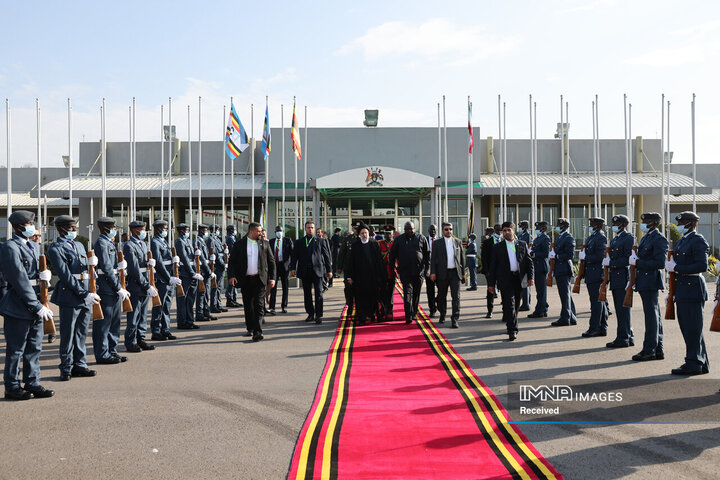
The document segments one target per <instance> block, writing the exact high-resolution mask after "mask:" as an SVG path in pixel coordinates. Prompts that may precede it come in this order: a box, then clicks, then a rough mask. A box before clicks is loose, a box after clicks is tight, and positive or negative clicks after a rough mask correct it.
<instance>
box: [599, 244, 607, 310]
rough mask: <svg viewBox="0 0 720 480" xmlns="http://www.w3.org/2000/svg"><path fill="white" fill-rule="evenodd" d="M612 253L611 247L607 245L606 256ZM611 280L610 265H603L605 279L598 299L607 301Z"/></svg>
mask: <svg viewBox="0 0 720 480" xmlns="http://www.w3.org/2000/svg"><path fill="white" fill-rule="evenodd" d="M608 255H610V247H605V256H606V257H607V256H608ZM609 282H610V266H609V265H608V266H606V267H603V281H602V283H601V284H600V294H599V295H598V301H600V302H607V286H608V283H609Z"/></svg>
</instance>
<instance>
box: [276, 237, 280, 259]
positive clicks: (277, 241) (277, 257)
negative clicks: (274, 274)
mask: <svg viewBox="0 0 720 480" xmlns="http://www.w3.org/2000/svg"><path fill="white" fill-rule="evenodd" d="M278 243H280V241H279V240H275V261H276V262H279V261H280V257H279V256H278Z"/></svg>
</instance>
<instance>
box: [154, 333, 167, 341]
mask: <svg viewBox="0 0 720 480" xmlns="http://www.w3.org/2000/svg"><path fill="white" fill-rule="evenodd" d="M150 339H151V340H155V341H158V342H164V341H165V340H167V339H168V338H167V337H166V336H165V335H163V334H162V333H153V334H152V336H151V337H150Z"/></svg>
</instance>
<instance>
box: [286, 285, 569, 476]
mask: <svg viewBox="0 0 720 480" xmlns="http://www.w3.org/2000/svg"><path fill="white" fill-rule="evenodd" d="M394 315H395V318H404V313H403V307H402V297H401V296H400V293H399V291H396V292H395V310H394ZM346 317H347V312H345V311H343V315H342V317H341V320H340V324H339V326H338V330H337V334H336V336H335V340H334V342H333V344H332V347H331V349H330V354H329V355H328V360H327V363H326V365H325V370H324V371H323V374H322V376H321V378H320V382H319V385H318V389H317V393H316V395H315V400H314V402H313V405H312V408H311V409H310V413H309V414H308V417H307V420H306V421H305V425H304V426H303V429H302V431H301V432H300V436H299V438H298V442H297V445H296V446H295V452H294V453H293V458H292V463H291V465H290V471H289V473H288V478H289V479H293V480H294V479H311V478H312V479H315V478H318V479H335V478H344V479H400V478H403V479H424V478H433V479H465V478H473V479H506V478H507V479H538V478H558V479H560V478H562V476H561V475H560V474H558V473H557V471H556V470H555V469H554V468H553V467H552V466H551V465H550V464H549V463H548V462H547V460H545V459H544V458H543V457H542V456H541V455H540V454H539V453H538V451H537V450H536V449H535V447H533V445H532V444H531V443H530V442H529V441H528V439H527V438H526V437H525V436H524V435H523V434H522V433H521V432H520V430H519V429H518V428H517V427H516V426H515V425H509V424H508V423H507V420H508V415H507V412H506V411H505V409H504V408H503V407H502V405H501V404H500V402H499V401H498V400H497V398H495V396H494V395H493V393H492V392H491V391H490V389H489V388H487V387H486V386H485V384H484V383H482V382H481V381H480V379H479V378H478V377H477V376H476V375H475V374H474V372H473V371H472V369H470V367H469V366H468V365H467V363H466V362H465V360H464V359H463V358H462V357H460V355H458V354H457V353H456V352H455V350H454V349H453V348H452V346H450V344H449V343H448V342H447V340H446V339H445V337H444V336H443V335H442V334H441V333H440V332H439V331H438V330H437V329H436V328H435V326H434V325H433V324H432V322H430V321H429V319H428V318H427V316H426V314H425V313H424V312H422V314H421V318H420V319H419V320H418V321H417V323H414V324H413V325H406V324H405V322H404V320H403V321H399V322H398V321H395V322H389V323H378V324H372V325H366V326H362V327H357V328H356V327H354V326H353V325H352V322H350V321H348V320H347V318H346Z"/></svg>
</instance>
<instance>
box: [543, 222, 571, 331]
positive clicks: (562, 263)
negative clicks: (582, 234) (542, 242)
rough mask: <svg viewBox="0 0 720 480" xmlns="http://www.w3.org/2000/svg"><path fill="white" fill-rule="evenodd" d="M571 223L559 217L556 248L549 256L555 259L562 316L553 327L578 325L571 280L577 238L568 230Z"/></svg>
mask: <svg viewBox="0 0 720 480" xmlns="http://www.w3.org/2000/svg"><path fill="white" fill-rule="evenodd" d="M568 227H570V223H569V222H568V221H567V219H565V218H558V219H557V223H556V224H555V231H556V232H557V233H558V236H557V237H555V250H553V251H551V252H550V254H549V255H548V258H550V259H553V258H554V259H555V270H554V271H553V276H554V277H555V283H557V288H558V294H559V295H560V303H561V307H560V318H558V319H557V320H556V321H554V322H552V323H551V324H550V325H552V326H553V327H565V326H568V325H577V317H576V316H575V302H574V301H573V299H572V295H571V287H570V280H571V279H572V276H573V262H572V259H573V257H574V256H575V238H573V236H572V235H570V232H568Z"/></svg>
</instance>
